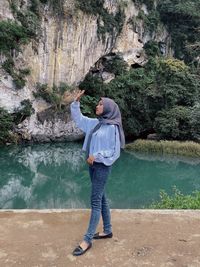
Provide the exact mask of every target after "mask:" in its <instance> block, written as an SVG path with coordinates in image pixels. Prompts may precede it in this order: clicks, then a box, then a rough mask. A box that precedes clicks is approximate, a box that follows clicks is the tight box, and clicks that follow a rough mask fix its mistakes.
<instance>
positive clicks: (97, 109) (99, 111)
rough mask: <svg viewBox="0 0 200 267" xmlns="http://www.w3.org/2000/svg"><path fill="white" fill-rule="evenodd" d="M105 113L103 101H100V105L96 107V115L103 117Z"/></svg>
mask: <svg viewBox="0 0 200 267" xmlns="http://www.w3.org/2000/svg"><path fill="white" fill-rule="evenodd" d="M102 113H103V101H102V100H100V101H99V103H98V105H97V106H96V115H98V116H99V115H101V114H102Z"/></svg>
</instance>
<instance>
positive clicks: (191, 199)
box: [149, 187, 200, 209]
mask: <svg viewBox="0 0 200 267" xmlns="http://www.w3.org/2000/svg"><path fill="white" fill-rule="evenodd" d="M149 208H151V209H200V192H199V191H196V192H193V193H192V194H191V195H183V194H182V193H181V192H180V191H179V190H178V189H177V188H176V187H174V188H173V195H172V196H170V195H168V194H167V193H166V192H165V191H164V190H162V191H161V192H160V201H158V202H155V203H153V204H152V205H151V206H150V207H149Z"/></svg>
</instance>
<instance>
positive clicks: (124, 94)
mask: <svg viewBox="0 0 200 267" xmlns="http://www.w3.org/2000/svg"><path fill="white" fill-rule="evenodd" d="M80 87H81V89H87V90H86V93H87V94H88V95H89V96H92V97H100V96H107V97H111V98H113V99H114V100H115V101H116V102H117V103H118V104H119V106H120V109H121V112H122V118H123V125H124V128H125V132H126V134H127V135H129V136H132V137H133V136H134V137H138V136H140V135H141V134H142V133H145V132H146V133H148V132H152V131H155V130H156V131H157V133H158V134H159V135H160V136H162V137H163V138H167V139H179V138H180V140H185V139H189V140H194V136H193V135H192V134H191V129H192V127H193V128H194V127H195V126H194V125H196V126H198V124H197V123H195V122H194V125H192V124H191V121H192V120H191V107H193V106H194V105H195V103H196V101H199V92H200V90H199V89H200V79H199V77H198V76H196V75H194V74H193V73H192V72H191V71H190V69H189V68H188V67H187V66H186V65H185V64H184V62H182V61H179V60H176V59H173V58H170V59H163V58H159V57H158V58H157V59H153V58H151V59H150V60H149V62H148V63H147V64H146V65H145V66H144V68H137V69H130V70H129V71H124V72H123V73H122V74H121V75H118V76H116V78H115V79H113V80H112V81H111V82H110V83H108V84H104V83H103V82H102V81H101V80H100V79H99V78H97V77H93V76H92V75H91V74H89V75H87V77H86V79H85V80H84V81H83V83H82V84H81V86H80ZM88 104H89V103H88ZM196 118H197V119H198V116H197V117H196ZM197 119H196V122H197ZM193 121H194V120H193ZM173 127H174V128H173ZM198 132H200V128H197V129H196V133H198Z"/></svg>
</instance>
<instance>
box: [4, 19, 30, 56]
mask: <svg viewBox="0 0 200 267" xmlns="http://www.w3.org/2000/svg"><path fill="white" fill-rule="evenodd" d="M29 40H30V39H29V36H28V33H27V30H26V28H24V27H23V26H21V25H19V24H18V23H16V22H13V21H9V20H8V21H0V52H1V53H3V54H5V55H6V56H7V55H10V51H11V50H13V49H15V50H17V51H19V50H20V45H22V44H27V43H28V42H29Z"/></svg>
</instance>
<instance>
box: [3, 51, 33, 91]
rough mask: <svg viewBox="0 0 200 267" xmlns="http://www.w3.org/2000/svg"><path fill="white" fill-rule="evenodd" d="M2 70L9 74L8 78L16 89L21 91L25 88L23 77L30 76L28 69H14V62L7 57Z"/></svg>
mask: <svg viewBox="0 0 200 267" xmlns="http://www.w3.org/2000/svg"><path fill="white" fill-rule="evenodd" d="M2 68H3V69H4V70H5V71H6V72H7V73H8V74H10V76H12V78H13V82H14V83H15V86H16V88H17V89H21V88H23V87H24V86H25V84H26V80H25V77H26V76H27V75H29V74H30V70H29V69H16V67H15V64H14V60H13V59H12V57H11V56H8V58H7V59H6V60H5V61H4V63H3V64H2Z"/></svg>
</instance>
